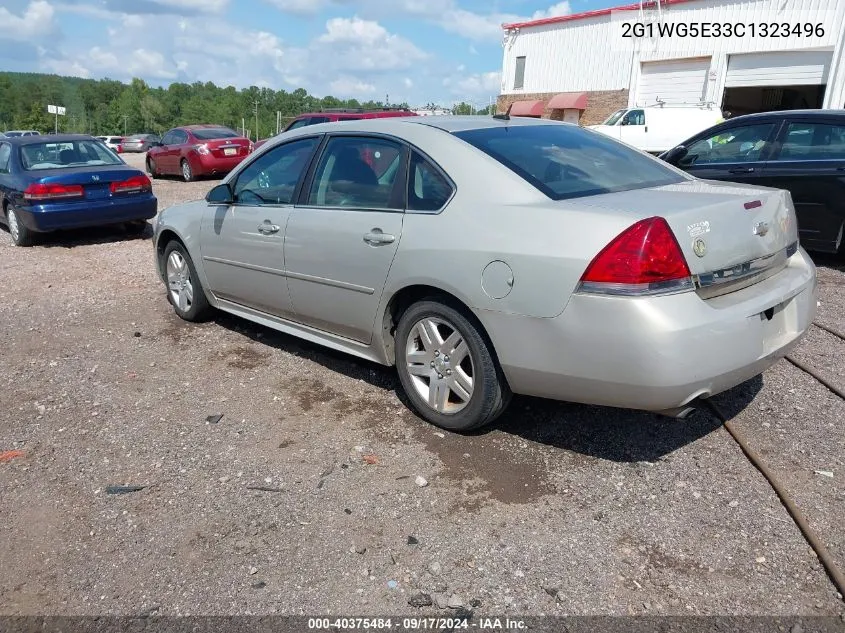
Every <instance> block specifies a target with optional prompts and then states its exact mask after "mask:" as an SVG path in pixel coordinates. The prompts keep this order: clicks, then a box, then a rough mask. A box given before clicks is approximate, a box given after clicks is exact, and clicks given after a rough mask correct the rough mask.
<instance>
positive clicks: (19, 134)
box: [4, 130, 41, 138]
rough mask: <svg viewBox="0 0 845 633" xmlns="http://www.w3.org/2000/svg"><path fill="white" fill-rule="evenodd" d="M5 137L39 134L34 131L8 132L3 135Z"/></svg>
mask: <svg viewBox="0 0 845 633" xmlns="http://www.w3.org/2000/svg"><path fill="white" fill-rule="evenodd" d="M4 134H5V135H6V136H8V137H10V138H12V137H15V136H39V135H40V134H41V133H40V132H36V131H35V130H9V131H8V132H5V133H4Z"/></svg>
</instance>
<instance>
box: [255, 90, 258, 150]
mask: <svg viewBox="0 0 845 633" xmlns="http://www.w3.org/2000/svg"><path fill="white" fill-rule="evenodd" d="M255 142H256V143H257V142H258V99H256V100H255Z"/></svg>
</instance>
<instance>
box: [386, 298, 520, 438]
mask: <svg viewBox="0 0 845 633" xmlns="http://www.w3.org/2000/svg"><path fill="white" fill-rule="evenodd" d="M395 349H396V369H397V371H398V373H399V381H400V382H401V383H402V387H403V389H404V390H405V394H406V395H407V396H408V400H410V402H411V405H412V407H413V409H414V410H415V411H416V413H417V414H419V415H420V417H422V418H425V419H426V420H428V421H429V422H431V423H432V424H435V425H437V426H440V427H442V428H445V429H449V430H452V431H470V430H473V429H477V428H480V427H482V426H485V425H487V424H489V423H491V422H493V420H495V419H496V418H497V417H499V416H500V415H501V414H502V412H503V411H504V410H505V408H506V407H507V405H508V403H509V402H510V398H511V392H510V388H509V387H508V384H507V381H506V380H505V377H504V374H503V373H502V371H501V368H500V367H499V364H498V362H497V360H496V358H495V356H494V353H493V347H492V345H491V344H490V343H489V342H488V340H487V339H486V337H485V336H484V335H483V334H482V332H481V331H480V326H478V325H476V324H475V322H474V321H472V320H470V319H469V318H468V317H467V316H466V315H465V314H464V313H463V312H462V311H460V310H458V309H456V308H455V307H452V306H451V305H447V304H446V303H444V302H441V301H438V300H436V299H428V300H423V301H419V302H418V303H415V304H413V305H412V306H411V307H409V308H408V309H407V310H406V311H405V312H404V314H402V316H401V317H400V319H399V325H398V327H397V328H396V345H395Z"/></svg>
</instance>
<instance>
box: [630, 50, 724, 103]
mask: <svg viewBox="0 0 845 633" xmlns="http://www.w3.org/2000/svg"><path fill="white" fill-rule="evenodd" d="M709 70H710V58H709V57H697V58H695V59H678V60H673V61H665V62H643V64H642V66H641V68H640V80H639V82H638V84H637V99H636V104H637V105H638V106H649V105H653V104H655V103H657V102H658V101H663V102H665V103H666V104H670V105H674V104H682V103H701V102H702V101H703V100H704V95H705V92H704V91H705V89H706V88H707V73H708V71H709Z"/></svg>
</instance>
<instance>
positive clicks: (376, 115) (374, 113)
mask: <svg viewBox="0 0 845 633" xmlns="http://www.w3.org/2000/svg"><path fill="white" fill-rule="evenodd" d="M394 116H418V115H417V113H416V112H411V111H410V110H404V109H401V108H381V109H378V110H364V109H363V108H338V109H328V110H321V111H320V112H309V113H307V114H300V115H299V116H298V117H296V118H295V119H294V120H293V121H291V122H290V123H288V126H287V127H286V128H285V129H284V130H282V132H287V131H288V130H295V129H296V128H298V127H305V126H306V125H316V124H317V123H331V122H334V121H357V120H358V119H381V118H385V117H394ZM268 140H270V139H266V138H265V139H263V140H261V141H258V142H257V143H256V144H255V149H258V148H259V147H261V146H262V145H263V144H264V143H266V142H267V141H268Z"/></svg>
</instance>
